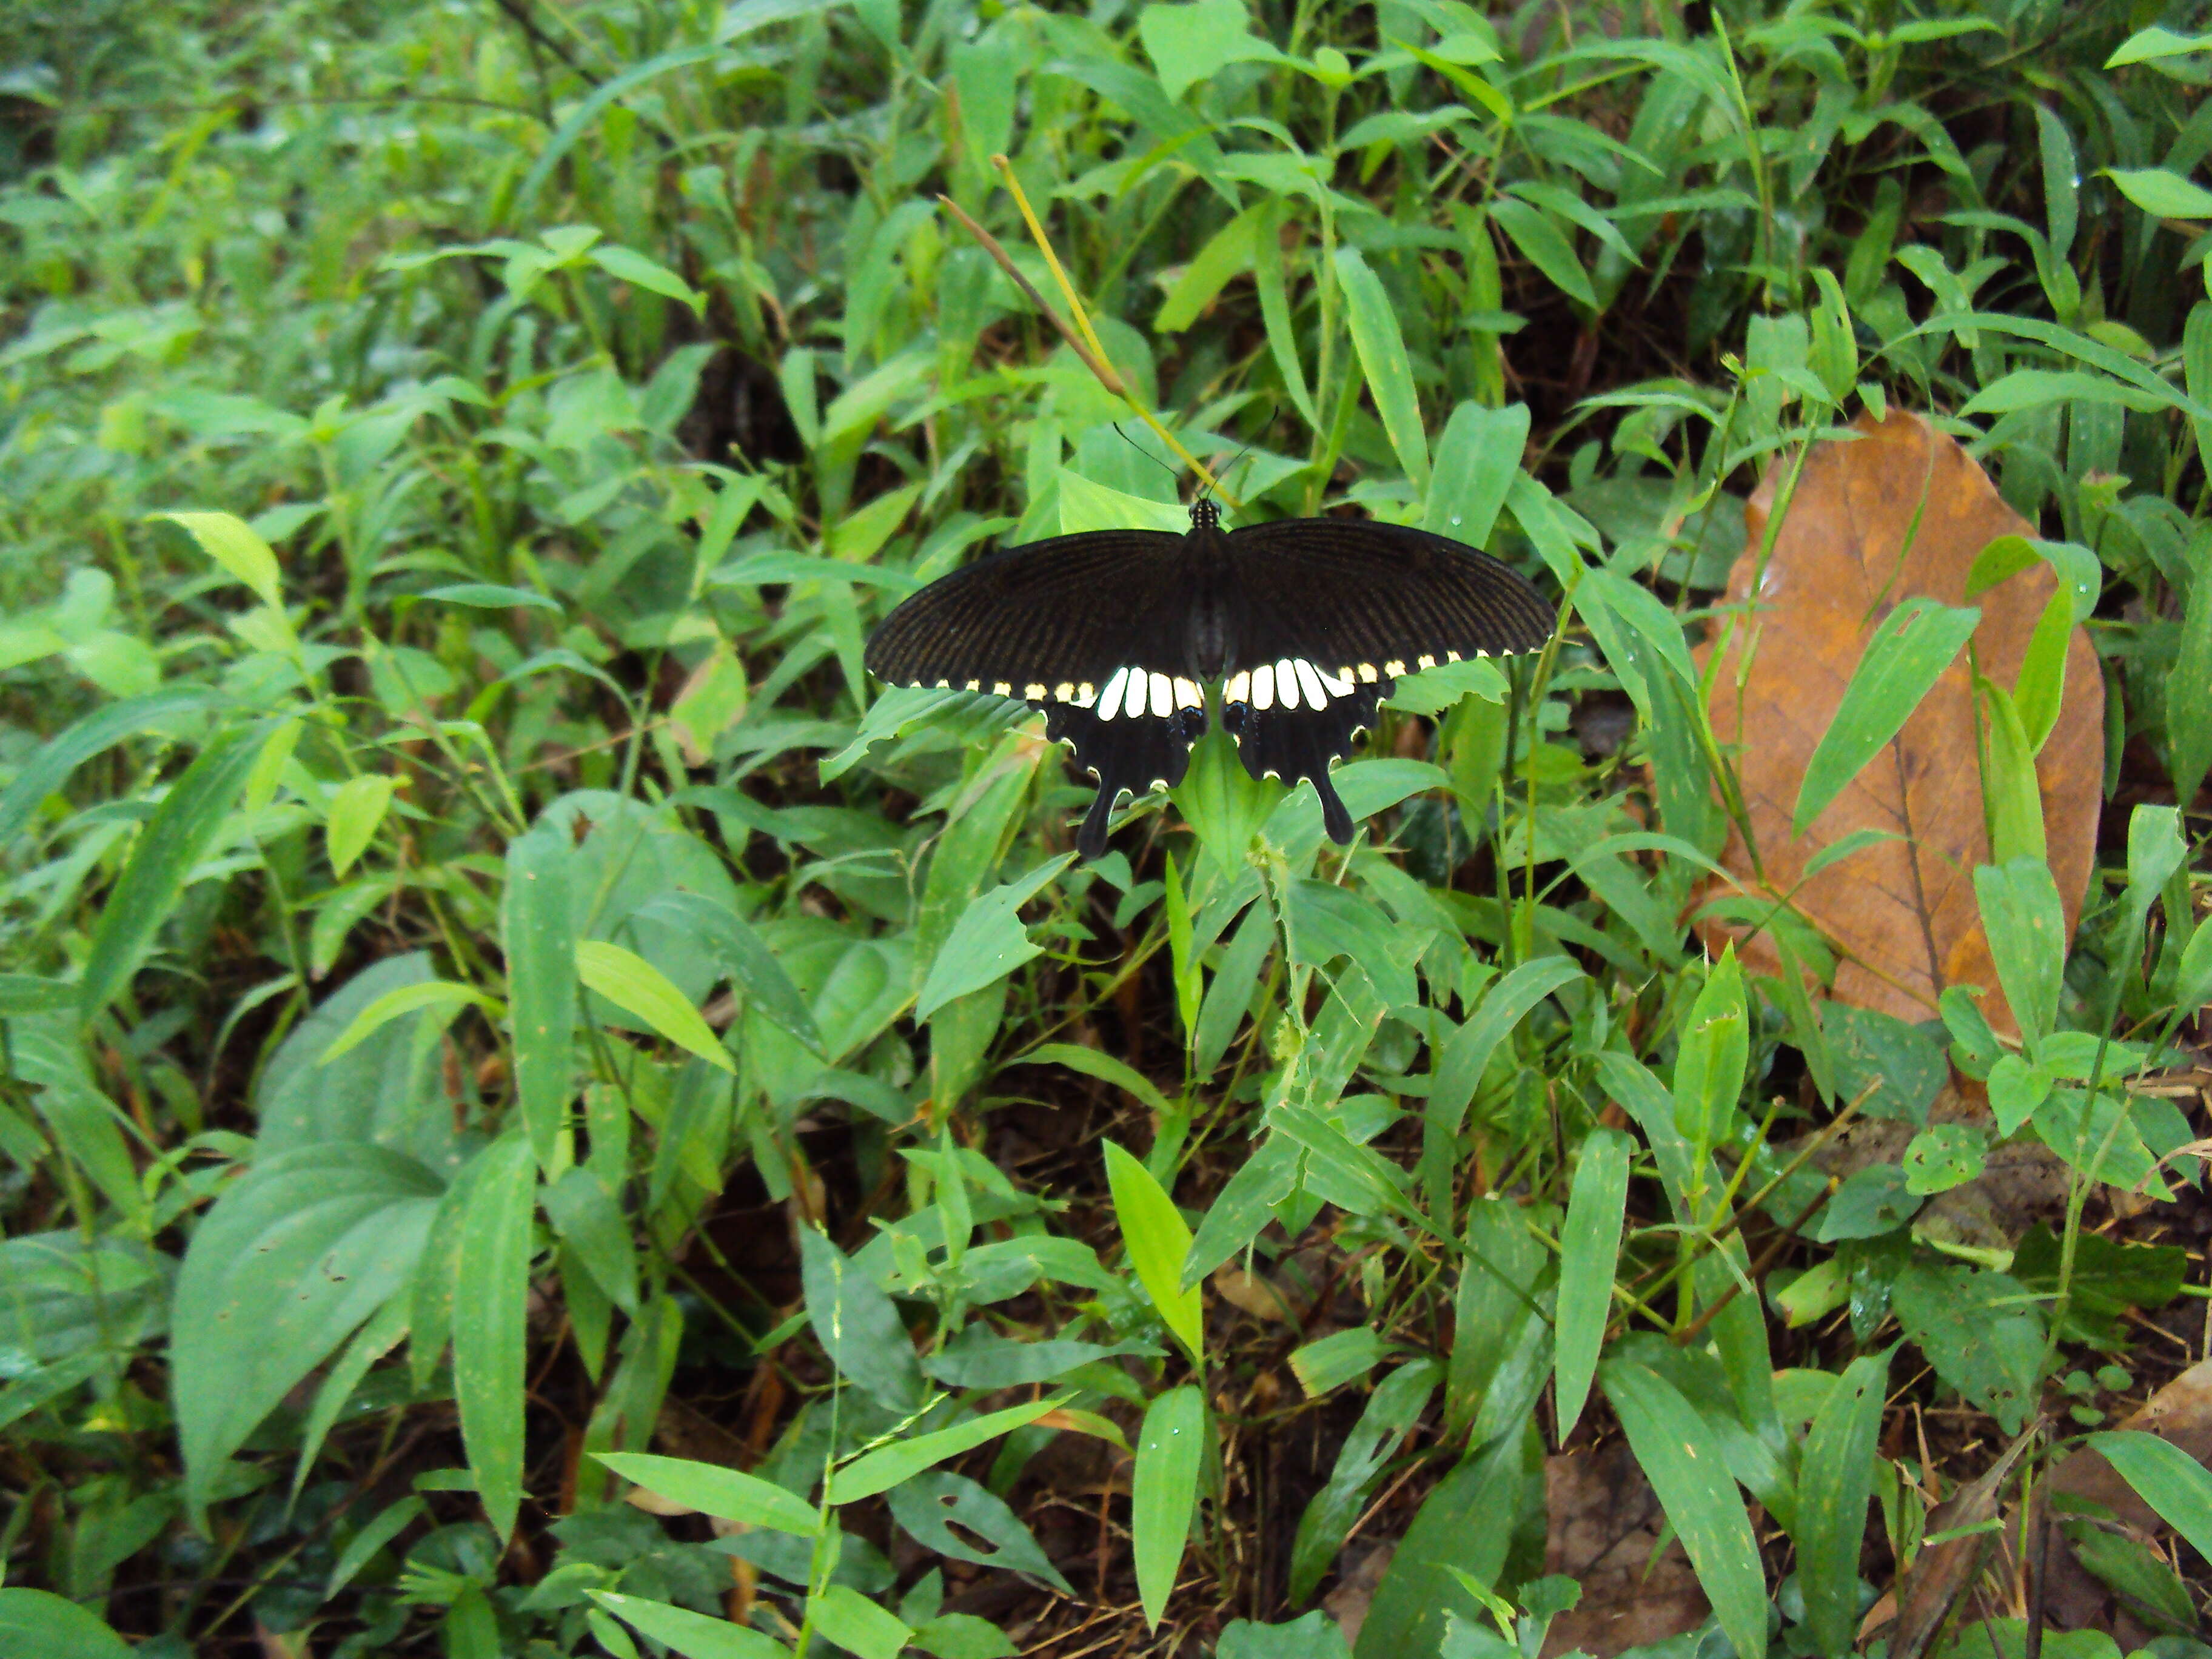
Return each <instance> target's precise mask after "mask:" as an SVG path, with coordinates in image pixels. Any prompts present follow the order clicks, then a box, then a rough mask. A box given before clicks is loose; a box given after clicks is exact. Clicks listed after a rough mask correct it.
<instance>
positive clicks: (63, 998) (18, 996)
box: [0, 974, 77, 1019]
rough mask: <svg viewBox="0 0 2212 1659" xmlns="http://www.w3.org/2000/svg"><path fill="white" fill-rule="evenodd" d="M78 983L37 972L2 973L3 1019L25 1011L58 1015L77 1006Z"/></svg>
mask: <svg viewBox="0 0 2212 1659" xmlns="http://www.w3.org/2000/svg"><path fill="white" fill-rule="evenodd" d="M76 996H77V991H76V984H75V983H74V982H73V981H69V980H62V979H40V977H39V976H38V975H35V974H0V1019H21V1018H22V1017H23V1016H24V1015H26V1014H58V1013H62V1012H66V1011H67V1010H69V1009H71V1008H74V1007H76Z"/></svg>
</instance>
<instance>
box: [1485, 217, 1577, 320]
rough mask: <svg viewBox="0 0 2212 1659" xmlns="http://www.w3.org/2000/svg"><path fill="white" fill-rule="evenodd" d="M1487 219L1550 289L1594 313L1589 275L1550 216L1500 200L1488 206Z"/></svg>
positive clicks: (1569, 242) (1573, 246)
mask: <svg viewBox="0 0 2212 1659" xmlns="http://www.w3.org/2000/svg"><path fill="white" fill-rule="evenodd" d="M1490 216H1491V217H1492V219H1493V220H1495V221H1496V222H1497V223H1498V228H1500V229H1502V230H1504V233H1505V234H1506V235H1507V237H1508V238H1510V240H1511V241H1512V243H1513V246H1515V247H1516V248H1519V249H1520V250H1521V254H1522V258H1525V259H1527V260H1528V263H1529V264H1532V265H1534V266H1535V267H1536V269H1537V270H1540V271H1541V272H1542V273H1543V274H1544V276H1546V277H1547V279H1549V281H1550V282H1551V284H1552V286H1553V287H1554V288H1556V289H1559V292H1560V293H1562V294H1564V295H1566V296H1567V297H1568V298H1569V299H1570V300H1572V301H1575V302H1576V303H1577V304H1578V305H1582V306H1585V307H1589V309H1590V310H1592V311H1595V310H1597V309H1598V303H1597V291H1596V289H1593V288H1592V287H1591V286H1590V279H1589V272H1588V271H1586V270H1583V262H1582V259H1581V258H1580V257H1579V256H1578V255H1577V253H1576V252H1575V245H1574V243H1573V242H1571V240H1568V237H1567V234H1566V233H1565V231H1563V230H1561V229H1560V228H1559V223H1558V222H1557V221H1556V220H1554V219H1553V217H1552V216H1551V215H1549V214H1547V213H1546V212H1545V211H1544V210H1542V209H1541V208H1538V207H1533V206H1531V205H1530V204H1528V203H1527V202H1523V201H1520V200H1517V199H1516V198H1515V197H1510V196H1501V197H1497V198H1496V199H1495V200H1493V201H1492V203H1491V204H1490Z"/></svg>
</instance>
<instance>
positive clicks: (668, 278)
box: [591, 246, 707, 315]
mask: <svg viewBox="0 0 2212 1659" xmlns="http://www.w3.org/2000/svg"><path fill="white" fill-rule="evenodd" d="M591 258H592V264H595V265H597V266H598V267H599V269H600V270H604V271H605V272H606V273H607V275H608V276H612V277H614V278H615V279H616V280H617V281H618V282H624V283H629V285H630V286H631V287H633V288H641V289H647V291H649V292H651V293H653V294H665V295H667V296H668V297H669V298H670V299H671V300H680V301H683V302H684V304H685V305H687V306H690V307H691V309H692V310H693V311H695V312H697V313H701V314H702V315H703V314H704V313H705V310H706V304H707V298H706V295H702V294H701V293H700V292H699V291H698V290H697V289H694V288H693V287H692V286H691V284H690V283H687V282H685V281H684V279H683V278H682V277H681V276H678V275H677V274H676V273H675V272H674V271H672V270H670V269H669V268H668V267H667V266H666V265H664V264H661V263H660V262H659V260H657V259H648V258H646V257H645V255H643V254H642V253H639V252H636V251H635V250H634V249H631V248H626V247H608V246H601V247H595V248H593V249H592V255H591Z"/></svg>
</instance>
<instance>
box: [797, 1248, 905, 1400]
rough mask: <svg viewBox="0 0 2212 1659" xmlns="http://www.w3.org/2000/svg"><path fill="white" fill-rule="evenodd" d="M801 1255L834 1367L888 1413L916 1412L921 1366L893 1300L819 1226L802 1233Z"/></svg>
mask: <svg viewBox="0 0 2212 1659" xmlns="http://www.w3.org/2000/svg"><path fill="white" fill-rule="evenodd" d="M799 1266H800V1274H799V1277H800V1282H801V1285H803V1287H804V1289H805V1296H806V1316H807V1320H808V1322H809V1323H811V1325H812V1326H813V1327H814V1336H815V1340H817V1341H818V1342H819V1343H821V1345H822V1351H823V1352H824V1353H826V1354H828V1355H829V1363H830V1364H833V1365H835V1366H836V1368H837V1370H839V1371H840V1372H841V1373H842V1374H843V1375H844V1376H848V1377H849V1378H851V1379H852V1380H853V1381H854V1383H858V1384H860V1387H861V1388H863V1389H866V1390H867V1391H868V1392H869V1393H870V1394H872V1395H874V1396H875V1397H876V1399H878V1401H881V1402H882V1403H883V1404H884V1407H886V1408H887V1409H889V1410H891V1411H895V1412H902V1413H904V1412H912V1411H915V1410H917V1409H918V1408H919V1407H921V1401H922V1395H923V1393H924V1391H925V1385H924V1383H923V1382H922V1376H921V1361H920V1360H919V1359H917V1358H915V1352H914V1339H913V1338H912V1337H910V1336H908V1334H907V1329H906V1323H905V1322H904V1321H903V1320H902V1319H901V1318H900V1317H899V1315H898V1309H897V1307H896V1305H895V1304H893V1303H892V1301H891V1299H890V1297H888V1296H886V1295H884V1292H883V1291H882V1289H881V1288H880V1287H878V1285H877V1284H876V1282H875V1280H873V1279H870V1278H869V1277H868V1276H867V1274H866V1273H864V1272H862V1271H861V1270H860V1268H859V1267H854V1265H853V1262H852V1261H851V1260H850V1259H849V1258H848V1256H847V1255H845V1253H844V1252H843V1251H842V1250H840V1249H838V1248H837V1247H836V1245H835V1244H833V1243H830V1242H829V1237H828V1236H827V1235H825V1234H824V1233H823V1231H821V1229H819V1228H818V1227H802V1228H800V1229H799Z"/></svg>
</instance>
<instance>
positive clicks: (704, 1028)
mask: <svg viewBox="0 0 2212 1659" xmlns="http://www.w3.org/2000/svg"><path fill="white" fill-rule="evenodd" d="M576 977H577V978H578V979H579V980H580V981H583V984H584V988H585V989H586V990H588V991H593V992H596V993H598V994H599V995H600V996H603V997H605V999H606V1000H608V1001H609V1002H611V1003H613V1004H614V1005H615V1006H616V1007H617V1008H619V1009H621V1010H622V1011H623V1012H624V1013H626V1014H629V1015H632V1016H634V1017H635V1018H638V1019H641V1020H643V1021H644V1022H645V1023H646V1024H647V1025H649V1026H651V1027H652V1028H653V1030H655V1031H657V1032H659V1034H660V1035H661V1036H664V1037H666V1038H667V1039H668V1040H669V1041H670V1042H672V1043H674V1044H675V1045H676V1046H677V1047H678V1048H684V1049H687V1050H689V1051H690V1053H692V1054H696V1055H698V1056H699V1058H700V1059H702V1060H705V1061H706V1062H707V1063H708V1065H710V1066H718V1067H720V1069H721V1070H723V1071H725V1072H730V1073H735V1072H736V1071H737V1069H738V1068H737V1064H736V1062H735V1061H733V1060H731V1058H730V1051H729V1050H728V1049H726V1048H724V1047H723V1046H722V1044H721V1041H720V1038H718V1037H716V1036H715V1035H714V1028H713V1027H712V1026H710V1025H708V1024H707V1022H706V1020H705V1019H703V1018H701V1016H700V1013H699V1011H698V1010H697V1009H696V1008H695V1007H693V1006H691V1000H690V998H689V997H686V996H685V995H684V993H683V992H681V991H679V990H678V989H677V988H676V987H675V985H674V984H673V983H671V981H670V980H669V978H668V975H665V974H664V973H662V972H661V971H660V969H658V968H656V967H654V966H653V964H652V963H649V962H647V960H646V959H645V958H644V957H641V956H639V955H638V954H637V953H636V952H635V951H625V950H623V947H622V946H621V945H609V944H608V943H606V942H605V940H604V939H578V940H577V941H576Z"/></svg>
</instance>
